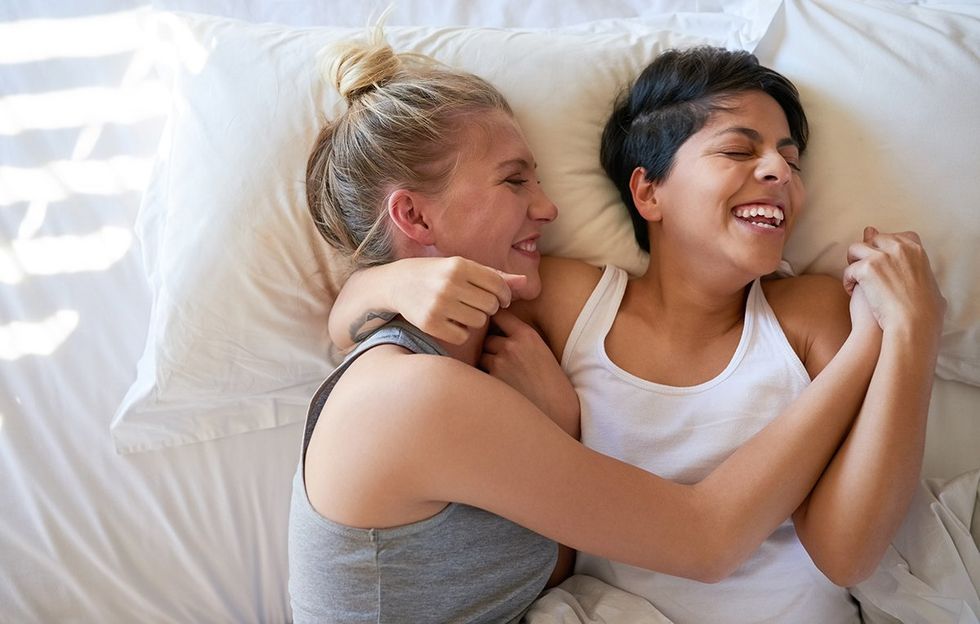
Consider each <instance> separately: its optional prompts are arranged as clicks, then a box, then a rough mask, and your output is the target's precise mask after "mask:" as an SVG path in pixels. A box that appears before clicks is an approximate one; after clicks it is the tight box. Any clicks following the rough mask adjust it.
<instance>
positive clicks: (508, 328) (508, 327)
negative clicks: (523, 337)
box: [493, 310, 531, 336]
mask: <svg viewBox="0 0 980 624" xmlns="http://www.w3.org/2000/svg"><path fill="white" fill-rule="evenodd" d="M493 324H494V325H495V326H496V327H497V329H498V330H500V334H501V335H503V336H513V335H514V334H517V333H520V332H522V331H525V330H527V329H531V326H530V325H528V324H527V323H525V322H524V321H522V320H521V319H520V318H518V317H517V315H516V314H514V313H513V312H511V311H510V310H499V311H497V313H496V314H494V315H493Z"/></svg>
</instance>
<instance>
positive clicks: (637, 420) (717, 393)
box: [562, 267, 860, 624]
mask: <svg viewBox="0 0 980 624" xmlns="http://www.w3.org/2000/svg"><path fill="white" fill-rule="evenodd" d="M627 279H628V276H627V274H626V272H625V271H623V270H622V269H619V268H616V267H606V269H605V271H604V272H603V275H602V278H601V279H600V281H599V284H598V285H597V286H596V288H595V291H594V292H593V293H592V295H591V296H590V297H589V300H588V301H587V302H586V304H585V307H584V308H583V309H582V312H581V314H580V315H579V317H578V319H577V321H576V322H575V326H574V327H573V328H572V333H571V335H570V336H569V338H568V343H567V345H566V346H565V350H564V355H563V358H562V367H563V368H564V369H565V372H566V373H567V374H568V376H569V377H570V378H571V380H572V383H573V384H574V386H575V388H576V389H577V391H578V394H579V398H580V400H581V405H582V442H583V443H584V444H585V445H586V446H589V447H591V448H594V449H596V450H598V451H600V452H602V453H605V454H606V455H611V456H613V457H617V458H619V459H621V460H623V461H627V462H629V463H631V464H635V465H637V466H640V467H642V468H643V469H645V470H648V471H650V472H653V473H655V474H657V475H660V476H662V477H665V478H668V479H672V480H674V481H678V482H681V483H695V482H697V481H700V480H701V479H702V478H704V477H705V476H706V475H708V473H710V472H711V470H712V469H714V468H715V467H716V466H717V465H718V464H720V463H721V462H722V461H724V459H725V458H726V457H728V456H729V455H730V454H731V453H732V452H733V451H734V450H735V449H736V448H737V447H738V446H740V445H741V444H743V443H745V442H746V441H747V440H748V439H749V438H750V437H752V435H754V434H755V433H757V432H758V431H759V430H761V429H762V428H763V427H765V426H766V425H767V424H768V423H769V422H770V421H772V420H773V419H774V418H775V417H776V416H778V415H779V414H780V412H782V411H783V410H784V409H785V408H786V407H787V406H788V405H789V404H790V403H791V402H792V401H793V400H794V399H795V398H796V397H797V396H798V395H799V394H800V392H802V391H803V389H804V388H805V387H806V386H807V385H808V384H809V383H810V378H809V375H808V374H807V371H806V369H805V368H804V366H803V363H802V362H800V359H799V358H798V357H797V355H796V353H795V352H794V351H793V348H792V347H791V346H790V344H789V342H788V341H787V340H786V336H785V335H784V334H783V331H782V328H780V326H779V322H778V321H777V320H776V316H775V315H774V314H773V311H772V309H771V308H770V307H769V304H768V303H767V302H766V298H765V295H764V294H763V292H762V287H761V285H760V283H759V281H758V280H756V281H755V283H753V284H752V287H751V290H750V292H749V297H748V301H747V303H746V309H745V322H744V326H743V328H742V336H741V339H740V340H739V343H738V348H737V349H736V350H735V355H734V356H733V357H732V359H731V361H730V362H729V364H728V366H727V367H725V370H723V371H722V372H721V373H720V374H719V375H718V376H717V377H715V378H714V379H711V380H709V381H706V382H704V383H701V384H698V385H696V386H690V387H675V386H666V385H663V384H658V383H653V382H650V381H647V380H645V379H641V378H639V377H636V376H635V375H632V374H630V373H628V372H627V371H625V370H623V369H621V368H620V367H618V366H617V365H616V364H615V363H613V362H612V360H610V359H609V356H608V355H607V354H606V350H605V338H606V336H607V335H608V333H609V330H610V328H611V327H612V325H613V321H614V320H615V318H616V314H617V312H618V310H619V306H620V303H621V302H622V299H623V294H624V292H625V291H626V282H627ZM637 348H642V346H638V347H637ZM575 571H576V572H578V573H582V574H588V575H591V576H594V577H597V578H599V579H602V580H603V581H605V582H607V583H609V584H611V585H615V586H617V587H620V588H622V589H625V590H627V591H630V592H632V593H634V594H638V595H640V596H643V597H644V598H646V599H647V600H649V601H650V602H651V603H653V605H654V606H656V607H657V608H658V609H660V610H661V611H663V613H664V615H666V616H667V617H668V618H670V619H671V621H673V622H675V624H685V623H688V622H690V623H698V624H701V623H705V622H726V623H738V622H753V623H758V622H791V623H793V624H806V623H810V622H812V623H813V624H827V623H835V624H836V623H841V622H844V623H847V622H860V617H859V615H858V609H857V605H856V603H855V602H854V601H853V599H852V598H851V597H850V594H849V593H848V591H847V590H846V589H844V588H840V587H837V586H836V585H834V584H833V583H831V582H830V581H829V580H828V579H827V578H826V577H825V576H824V575H823V574H822V573H821V572H820V570H819V569H817V567H816V566H815V565H814V564H813V562H812V561H811V560H810V557H809V555H808V554H807V552H806V550H805V549H804V548H803V545H802V544H801V543H800V540H799V538H798V537H797V535H796V530H795V528H794V526H793V523H792V521H791V520H787V521H786V522H784V523H783V524H782V525H781V526H780V527H779V528H777V529H776V531H775V532H774V533H773V534H772V535H771V536H770V537H769V539H767V540H766V541H765V542H764V543H763V544H762V546H761V547H760V548H759V549H758V551H756V552H755V554H753V555H752V557H751V558H749V559H748V560H747V561H746V562H745V563H744V564H743V565H742V566H741V567H740V568H739V569H738V570H737V571H736V572H735V573H734V574H733V575H732V576H730V577H728V578H727V579H725V580H723V581H721V582H720V583H715V584H705V583H700V582H697V581H692V580H688V579H684V578H680V577H676V576H670V575H667V574H660V573H655V572H650V571H649V570H644V569H642V568H637V567H633V566H629V565H625V564H621V563H617V562H614V561H609V560H607V559H603V558H600V557H595V556H592V555H590V554H588V553H584V552H580V553H579V554H578V557H577V562H576V566H575Z"/></svg>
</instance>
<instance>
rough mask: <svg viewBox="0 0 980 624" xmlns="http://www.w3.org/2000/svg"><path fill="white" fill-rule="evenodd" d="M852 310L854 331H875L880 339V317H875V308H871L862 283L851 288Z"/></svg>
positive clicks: (868, 332) (866, 332) (852, 329)
mask: <svg viewBox="0 0 980 624" xmlns="http://www.w3.org/2000/svg"><path fill="white" fill-rule="evenodd" d="M850 312H851V331H852V332H860V333H865V334H870V333H874V334H875V335H876V336H877V337H878V338H879V339H880V337H881V327H879V326H878V319H876V318H875V315H874V310H872V309H871V304H870V303H868V298H867V297H865V296H864V289H863V288H862V287H861V285H860V284H855V285H854V287H853V289H852V290H851V302H850Z"/></svg>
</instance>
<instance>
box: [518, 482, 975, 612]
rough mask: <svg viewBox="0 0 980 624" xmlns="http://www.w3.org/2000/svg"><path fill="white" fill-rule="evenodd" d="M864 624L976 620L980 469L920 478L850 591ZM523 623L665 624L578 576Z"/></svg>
mask: <svg viewBox="0 0 980 624" xmlns="http://www.w3.org/2000/svg"><path fill="white" fill-rule="evenodd" d="M852 593H853V594H854V597H855V598H857V599H858V601H859V602H860V603H861V612H862V616H863V619H864V621H865V622H866V623H870V624H896V623H897V624H977V623H980V470H974V471H971V472H967V473H965V474H962V475H960V476H959V477H956V478H954V479H950V480H948V481H941V480H938V479H930V480H927V481H925V482H924V483H923V484H922V486H921V487H920V489H919V491H918V492H917V493H916V496H915V498H914V499H913V501H912V505H911V508H910V510H909V514H908V516H907V517H906V519H905V522H904V523H903V524H902V526H901V528H900V529H899V531H898V534H897V535H896V536H895V539H894V541H893V542H892V545H891V546H889V548H888V550H887V551H886V552H885V556H884V557H883V559H882V561H881V564H880V565H879V566H878V569H877V570H876V571H875V573H874V574H873V575H872V576H871V578H869V579H868V580H866V581H865V582H863V583H861V584H860V585H858V586H857V587H854V588H853V589H852ZM524 622H525V624H647V623H649V624H665V623H666V624H670V622H671V620H669V619H667V617H666V616H664V615H663V614H662V613H661V612H660V611H659V610H657V608H656V607H655V606H653V605H652V604H650V603H649V602H647V601H646V600H645V599H643V598H641V597H640V596H636V595H634V594H631V593H629V592H626V591H623V590H621V589H619V588H617V587H613V586H611V585H608V584H606V583H604V582H602V581H600V580H598V579H596V578H593V577H590V576H585V575H581V574H577V575H574V576H572V577H571V578H569V579H567V580H566V581H565V582H564V583H562V584H561V585H559V586H557V587H554V588H552V589H550V590H548V591H547V592H545V594H544V595H542V596H541V598H539V599H538V601H537V602H535V603H534V605H532V607H531V609H530V610H529V611H528V613H527V614H526V615H525V618H524Z"/></svg>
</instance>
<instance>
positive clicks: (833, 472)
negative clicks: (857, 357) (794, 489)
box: [794, 331, 938, 586]
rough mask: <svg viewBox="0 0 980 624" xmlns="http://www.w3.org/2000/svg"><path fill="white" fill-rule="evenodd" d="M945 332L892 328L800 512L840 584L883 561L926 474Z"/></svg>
mask: <svg viewBox="0 0 980 624" xmlns="http://www.w3.org/2000/svg"><path fill="white" fill-rule="evenodd" d="M937 349H938V340H937V339H936V338H935V337H934V336H931V335H922V334H918V335H917V334H915V333H914V332H910V331H909V332H893V333H886V334H885V338H884V341H883V343H882V351H881V356H880V358H879V360H878V365H877V367H876V369H875V372H874V375H873V377H872V380H871V384H870V386H869V388H868V392H867V396H866V398H865V401H864V405H863V406H862V408H861V411H860V414H859V416H858V418H857V420H856V421H855V423H854V426H853V428H852V429H851V432H850V433H849V434H848V436H847V439H846V440H845V442H844V444H843V445H842V446H841V448H840V450H839V451H838V452H837V454H836V455H835V457H834V459H833V460H832V462H831V463H830V465H829V466H828V468H827V471H826V472H825V473H824V474H823V476H821V478H820V480H819V481H818V482H817V485H816V487H815V488H814V490H813V492H812V494H811V495H810V497H809V498H808V500H807V502H806V504H805V505H804V506H803V507H801V509H800V510H799V511H798V512H797V513H796V514H795V515H794V520H795V521H796V526H797V531H798V533H799V535H800V539H801V541H802V542H803V544H804V545H805V546H806V548H807V550H808V552H809V553H810V555H811V557H812V558H813V560H814V562H815V563H816V564H817V566H818V567H820V568H821V570H823V572H824V573H825V574H826V575H827V576H828V577H829V578H831V580H833V581H834V582H836V583H837V584H839V585H845V586H850V585H854V584H856V583H858V582H860V581H861V580H863V579H864V578H866V577H867V576H868V575H869V574H870V573H871V572H872V571H873V570H874V568H875V566H876V565H877V564H878V561H879V560H880V559H881V556H882V555H883V554H884V551H885V549H886V548H887V546H888V544H889V543H890V542H891V539H892V536H893V535H894V533H895V531H896V530H897V528H898V526H899V524H901V522H902V519H903V518H904V516H905V513H906V510H907V508H908V504H909V501H910V500H911V497H912V495H913V493H914V491H915V488H916V486H917V484H918V481H919V477H920V470H921V465H922V453H923V446H924V443H925V430H926V417H927V414H928V409H929V396H930V393H931V390H932V380H933V375H934V369H935V361H936V354H937Z"/></svg>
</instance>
